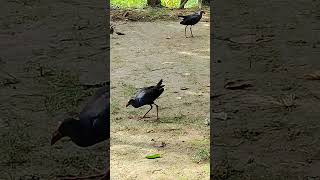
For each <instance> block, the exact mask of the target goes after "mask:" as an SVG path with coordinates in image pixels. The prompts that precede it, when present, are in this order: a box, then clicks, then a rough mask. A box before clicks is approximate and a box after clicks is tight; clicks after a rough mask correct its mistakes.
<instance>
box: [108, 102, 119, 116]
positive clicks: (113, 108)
mask: <svg viewBox="0 0 320 180" xmlns="http://www.w3.org/2000/svg"><path fill="white" fill-rule="evenodd" d="M120 111H121V108H120V105H119V103H118V102H115V101H114V100H112V101H111V108H110V112H111V114H118V113H119V112H120Z"/></svg>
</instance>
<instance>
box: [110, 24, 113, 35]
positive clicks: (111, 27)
mask: <svg viewBox="0 0 320 180" xmlns="http://www.w3.org/2000/svg"><path fill="white" fill-rule="evenodd" d="M109 32H110V34H113V32H114V27H113V25H110V31H109Z"/></svg>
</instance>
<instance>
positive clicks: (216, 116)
mask: <svg viewBox="0 0 320 180" xmlns="http://www.w3.org/2000/svg"><path fill="white" fill-rule="evenodd" d="M212 118H213V119H220V120H224V121H225V120H227V119H228V114H227V113H225V112H219V113H212Z"/></svg>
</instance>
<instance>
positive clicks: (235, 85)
mask: <svg viewBox="0 0 320 180" xmlns="http://www.w3.org/2000/svg"><path fill="white" fill-rule="evenodd" d="M248 87H252V85H251V82H249V81H244V80H236V81H230V82H227V83H226V84H225V85H224V88H226V89H231V90H235V89H245V88H248Z"/></svg>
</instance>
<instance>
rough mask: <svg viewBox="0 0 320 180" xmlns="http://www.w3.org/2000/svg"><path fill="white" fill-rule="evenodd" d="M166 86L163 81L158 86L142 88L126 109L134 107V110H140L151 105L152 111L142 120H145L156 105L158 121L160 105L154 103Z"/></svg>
mask: <svg viewBox="0 0 320 180" xmlns="http://www.w3.org/2000/svg"><path fill="white" fill-rule="evenodd" d="M163 87H164V85H162V79H161V80H160V81H159V82H158V84H157V85H156V86H149V87H144V88H141V89H140V90H139V91H138V92H137V93H136V95H135V96H134V97H133V98H131V99H130V100H129V102H128V103H127V105H126V107H128V106H130V105H132V106H133V107H134V108H139V107H141V106H144V105H150V109H149V110H148V111H147V113H146V114H144V116H143V117H142V118H145V117H146V115H147V114H148V112H149V111H151V109H152V105H153V104H154V105H155V106H156V108H157V119H159V115H158V105H157V104H155V103H154V101H155V100H156V99H157V98H158V97H159V96H160V95H161V94H162V93H163V91H164V88H163Z"/></svg>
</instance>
